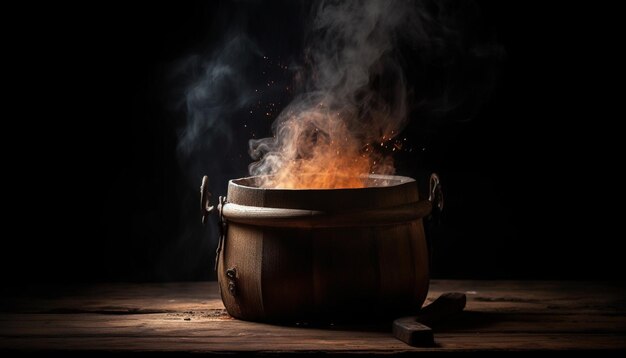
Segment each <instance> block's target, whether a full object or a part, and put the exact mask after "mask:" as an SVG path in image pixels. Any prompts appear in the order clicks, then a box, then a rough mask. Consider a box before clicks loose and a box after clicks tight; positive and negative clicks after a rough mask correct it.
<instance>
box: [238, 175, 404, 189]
mask: <svg viewBox="0 0 626 358" xmlns="http://www.w3.org/2000/svg"><path fill="white" fill-rule="evenodd" d="M259 177H262V175H253V176H249V177H244V178H237V179H231V180H229V181H228V185H229V186H233V187H235V188H238V189H239V188H241V189H244V190H255V191H264V192H265V191H267V192H298V191H306V192H316V191H317V192H320V193H321V192H324V193H328V192H337V191H357V190H368V189H369V190H372V189H385V188H393V187H398V186H402V185H406V184H408V183H414V182H415V179H413V178H411V177H407V176H402V175H384V174H368V175H367V179H373V180H393V181H397V182H396V183H393V184H390V185H384V186H366V187H364V188H330V189H327V188H298V189H293V188H261V187H257V186H251V185H245V184H243V183H242V182H243V181H250V180H256V178H259ZM364 177H365V175H364Z"/></svg>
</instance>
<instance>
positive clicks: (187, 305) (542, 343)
mask: <svg viewBox="0 0 626 358" xmlns="http://www.w3.org/2000/svg"><path fill="white" fill-rule="evenodd" d="M624 286H625V285H624V283H617V282H614V283H589V282H569V281H568V282H554V281H552V282H548V281H546V282H537V281H533V282H527V281H447V280H446V281H443V280H435V281H432V283H431V289H430V293H429V298H428V299H429V300H432V299H434V298H436V297H437V296H438V295H439V294H441V293H442V292H464V293H465V294H466V295H467V298H468V301H467V307H466V311H465V312H463V313H462V314H460V315H459V316H457V317H455V318H454V319H451V320H448V321H447V322H444V323H442V324H440V325H439V326H436V327H433V328H434V332H435V340H436V343H437V347H435V348H413V347H410V346H408V345H406V344H404V343H403V342H401V341H398V340H396V339H395V338H394V337H393V336H392V335H391V328H390V325H387V324H385V325H380V324H379V325H361V326H354V327H347V326H341V325H332V326H331V325H329V326H325V327H310V326H303V325H302V324H301V325H299V326H296V325H294V326H276V325H269V324H261V323H251V322H244V321H240V320H236V319H233V318H231V317H230V316H228V314H227V313H226V311H225V310H224V306H223V305H222V302H221V300H220V298H219V293H218V288H217V284H216V283H215V282H200V283H197V282H196V283H167V284H100V285H92V286H88V287H86V286H82V287H76V286H65V287H58V286H41V285H39V286H32V287H27V288H22V289H20V290H19V291H16V290H15V289H9V288H5V289H3V292H2V298H1V299H0V350H10V351H27V352H50V351H56V350H63V351H90V352H93V351H96V352H100V351H101V352H117V353H119V352H126V353H128V352H144V353H145V352H194V353H211V354H214V353H233V352H255V353H263V354H277V353H290V354H295V353H308V354H311V353H312V352H322V353H327V354H329V353H342V354H352V353H384V354H407V353H411V352H420V351H428V352H430V353H436V352H441V353H450V352H457V353H468V352H469V353H471V352H473V353H477V352H478V353H480V352H482V351H494V350H495V351H507V352H508V351H522V352H524V351H526V352H534V351H552V352H554V351H570V352H571V351H572V350H584V351H589V350H593V351H595V350H597V352H595V353H606V352H617V353H620V354H621V352H620V351H624V350H626V289H625V287H624Z"/></svg>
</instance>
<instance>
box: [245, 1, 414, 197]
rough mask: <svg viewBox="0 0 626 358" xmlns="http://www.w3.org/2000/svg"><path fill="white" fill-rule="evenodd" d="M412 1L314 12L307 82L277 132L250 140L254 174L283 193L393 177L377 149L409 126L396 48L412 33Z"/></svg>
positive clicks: (334, 5)
mask: <svg viewBox="0 0 626 358" xmlns="http://www.w3.org/2000/svg"><path fill="white" fill-rule="evenodd" d="M411 5H413V3H411V2H408V1H342V2H338V1H332V2H330V1H327V2H321V3H319V4H317V5H316V6H315V10H314V16H313V21H312V25H311V28H310V30H309V34H308V46H307V47H306V60H307V63H306V66H305V67H304V70H303V71H304V72H305V73H304V74H301V75H302V77H303V78H305V82H304V85H303V88H302V93H301V94H299V95H298V96H297V97H296V98H295V99H294V100H293V101H292V102H291V103H290V104H289V105H288V106H287V107H286V108H285V109H284V110H283V112H282V113H281V114H280V115H279V117H278V118H277V119H276V121H275V122H274V124H273V127H272V129H273V134H274V136H273V137H270V138H264V139H260V140H250V154H251V156H252V158H253V159H255V160H257V161H256V162H254V163H252V164H251V165H250V174H252V175H263V177H262V178H263V179H264V180H263V181H262V182H261V185H262V186H264V187H273V188H276V187H280V188H341V187H361V186H363V180H362V179H361V178H360V176H362V175H363V174H368V173H378V174H391V173H393V172H394V168H393V161H392V159H391V158H390V157H385V156H383V155H381V154H380V153H378V152H377V151H376V147H375V146H374V145H373V144H375V143H381V142H384V141H386V140H390V139H392V138H393V137H394V136H396V135H397V134H398V133H399V132H400V131H401V130H402V128H403V126H404V124H405V123H406V114H407V105H406V104H407V103H406V98H407V94H406V86H405V80H404V74H403V71H402V67H401V66H400V64H399V63H398V62H397V60H396V58H395V53H394V46H395V43H396V41H397V38H398V34H399V33H400V32H403V33H404V34H406V33H407V32H409V31H413V30H414V29H415V28H412V26H410V25H411V20H413V19H414V16H413V15H414V13H413V10H414V7H413V6H411Z"/></svg>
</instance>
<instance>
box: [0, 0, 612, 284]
mask: <svg viewBox="0 0 626 358" xmlns="http://www.w3.org/2000/svg"><path fill="white" fill-rule="evenodd" d="M477 4H478V6H479V7H480V9H481V13H482V15H481V16H482V17H481V23H480V24H479V25H477V26H478V28H479V31H478V33H479V34H485V33H487V34H490V35H489V36H492V37H490V38H492V39H495V40H496V41H497V43H498V46H501V49H502V52H501V53H500V55H501V56H500V57H499V59H498V61H495V62H490V63H489V65H488V71H485V72H484V73H489V75H490V76H491V75H493V76H494V77H493V78H491V77H489V78H490V79H489V81H491V80H493V79H495V82H494V90H493V92H492V94H491V96H490V97H488V99H487V100H486V102H484V103H483V104H482V105H481V106H480V107H478V110H476V111H474V112H472V116H471V117H472V118H471V120H470V121H462V120H457V119H459V118H456V117H455V115H456V116H458V115H457V114H452V115H451V116H450V117H451V118H449V120H443V121H441V122H438V124H432V123H431V124H428V123H427V124H424V123H421V122H419V121H415V123H413V122H412V124H411V125H409V127H408V128H407V129H406V131H405V133H404V135H405V136H406V137H408V138H409V139H410V141H411V143H412V145H413V146H414V147H415V148H416V150H415V151H413V152H411V153H404V154H402V155H401V156H399V158H397V159H398V163H399V169H398V174H402V175H410V176H414V177H417V178H419V179H421V180H423V179H424V178H426V175H427V174H428V173H429V172H430V171H437V172H438V173H440V175H441V178H442V180H443V183H444V192H445V195H446V208H445V215H444V217H443V219H442V223H441V226H439V227H438V228H437V229H436V230H435V231H434V232H433V233H432V236H433V241H434V243H435V256H434V263H433V264H434V267H433V270H434V271H433V277H435V278H523V279H555V278H564V279H598V280H599V279H607V278H623V273H622V270H621V268H622V266H623V265H622V264H621V261H620V260H621V258H622V256H623V253H622V251H621V250H620V249H619V247H620V245H619V241H620V240H621V239H622V236H623V234H622V233H621V231H619V227H618V225H619V222H620V220H623V219H622V218H621V214H620V212H619V211H616V210H614V209H612V208H611V207H610V205H612V204H614V203H615V201H619V197H620V191H621V188H620V181H619V179H618V177H617V175H615V172H616V171H617V170H618V169H619V167H620V166H621V164H622V162H623V161H621V160H620V159H619V158H618V157H616V153H617V148H618V144H619V142H620V132H619V131H616V130H614V129H613V127H612V126H611V124H612V123H615V122H618V121H620V120H621V119H619V116H616V115H615V114H613V113H610V110H609V108H610V107H611V106H612V104H613V103H615V102H616V101H618V100H619V92H618V91H614V90H612V88H613V85H614V84H615V82H616V81H617V76H618V73H617V72H616V71H615V70H614V68H615V67H614V63H615V62H616V61H617V59H616V58H614V57H613V56H612V55H611V53H610V51H611V49H612V48H614V47H615V46H617V45H616V44H615V43H614V42H613V41H612V40H610V39H609V35H610V34H611V32H610V31H609V30H605V29H604V28H603V25H605V21H604V16H605V15H606V13H607V11H609V10H607V9H603V8H592V7H585V8H582V7H580V8H573V7H572V6H573V5H572V4H570V3H569V2H563V3H559V2H550V3H549V4H546V3H545V2H539V1H535V2H529V1H506V2H504V1H493V2H487V1H479V2H477ZM64 6H66V7H64ZM7 14H8V16H11V17H13V16H14V18H17V19H19V21H17V23H18V24H17V25H16V26H14V27H13V29H12V30H11V31H9V32H6V34H7V35H8V37H9V40H8V42H7V43H5V45H4V46H5V50H6V51H4V53H5V55H4V56H5V59H7V60H9V62H10V65H7V66H6V67H5V71H6V73H5V77H6V78H8V79H10V82H9V83H10V86H9V89H10V92H11V94H10V96H9V97H8V99H9V101H7V103H6V105H5V107H4V116H3V117H5V128H4V130H3V134H4V138H5V140H4V145H3V148H4V152H5V154H4V158H5V160H4V162H5V168H7V170H6V171H5V172H4V176H5V183H6V184H5V185H6V186H5V187H4V190H5V198H6V200H5V205H6V206H5V210H8V211H9V212H10V214H8V215H7V216H6V223H7V224H8V225H7V231H6V232H5V234H4V235H3V239H2V243H3V249H2V251H1V252H2V253H1V254H0V255H1V256H2V267H1V269H2V278H3V280H4V281H10V282H36V281H43V282H55V281H77V282H91V281H170V280H205V279H211V278H214V273H213V271H212V267H213V264H212V260H213V258H214V246H215V237H216V229H215V226H214V225H212V226H210V227H208V228H202V227H201V226H200V224H199V220H200V218H199V214H198V212H197V210H198V208H197V206H198V197H197V195H198V194H197V191H198V190H197V189H198V186H199V184H200V179H201V178H200V177H199V176H198V175H196V173H195V172H190V171H189V170H188V168H187V167H186V166H185V165H183V164H181V160H180V158H179V156H178V154H177V138H178V131H179V130H180V128H181V126H182V125H183V124H184V118H185V113H184V106H183V105H182V104H181V98H182V92H183V88H184V86H185V83H187V82H186V79H185V72H184V71H183V72H182V74H181V71H179V69H180V66H181V61H184V59H185V58H188V57H189V56H191V55H194V54H196V55H199V56H201V57H202V56H208V55H209V54H210V53H212V51H216V49H218V48H219V46H220V44H221V41H222V39H223V38H224V36H225V32H226V31H225V30H224V29H226V28H228V26H229V25H231V24H232V23H233V22H236V23H239V24H246V25H245V26H246V30H247V31H248V33H249V35H250V36H251V37H252V38H253V39H254V40H255V41H257V42H258V44H259V47H260V48H262V49H263V51H265V52H264V53H268V54H270V55H271V56H273V58H277V57H280V56H282V58H288V57H289V56H291V55H293V52H294V51H296V52H297V51H298V50H300V47H301V41H302V33H301V30H302V25H301V22H302V21H301V17H302V6H301V4H300V3H298V2H267V3H261V2H190V3H182V4H181V3H178V2H176V3H175V2H171V3H166V4H158V5H156V4H150V5H138V4H136V5H130V6H129V5H128V4H123V3H111V2H103V3H90V4H88V5H86V4H83V5H72V6H69V5H54V6H50V5H46V6H44V7H40V6H36V5H33V6H30V7H27V8H21V9H15V10H13V11H8V12H7ZM411 60H412V59H411V58H408V60H407V62H409V63H410V62H411ZM456 70H459V69H458V68H456ZM472 70H473V68H472V67H471V66H470V67H469V68H467V69H465V71H472ZM482 70H485V68H482ZM460 71H461V72H463V69H462V68H461V70H460ZM480 73H483V72H480ZM409 74H411V72H409ZM460 78H461V80H460V81H461V83H462V86H461V87H463V86H465V87H467V88H469V89H471V87H472V86H471V85H472V84H473V83H474V82H472V81H473V80H472V81H470V80H467V78H466V77H464V76H460ZM463 78H465V79H466V80H467V81H468V82H467V83H466V82H463V81H465V80H463ZM285 100H286V99H285ZM238 125H239V123H238V124H237V126H235V127H236V128H239V127H238ZM268 125H269V122H267V123H266V127H268ZM266 130H267V129H266ZM247 135H248V134H247V133H241V134H240V136H239V137H242V138H243V139H244V140H243V141H240V142H237V141H236V142H235V143H231V144H230V145H231V146H230V147H228V150H227V149H226V148H225V149H224V150H223V151H219V152H215V151H214V152H212V153H211V154H210V157H209V158H203V159H202V160H203V161H205V162H207V164H201V165H200V168H201V169H202V170H206V171H211V173H208V174H210V175H211V178H212V186H213V188H212V190H213V191H214V193H215V194H217V195H220V194H224V193H225V188H226V182H227V180H228V179H230V178H236V177H241V176H245V175H246V174H247V173H246V170H247V169H246V168H247V165H248V163H249V159H248V158H247V157H246V151H247V143H246V142H245V139H247ZM239 137H237V138H239ZM233 148H234V149H233ZM420 148H426V150H422V151H420V150H419V149H420ZM231 149H232V150H231ZM208 162H210V163H208ZM216 168H218V169H216Z"/></svg>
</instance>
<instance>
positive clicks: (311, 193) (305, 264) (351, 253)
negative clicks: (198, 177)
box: [201, 174, 442, 321]
mask: <svg viewBox="0 0 626 358" xmlns="http://www.w3.org/2000/svg"><path fill="white" fill-rule="evenodd" d="M366 183H367V187H366V188H359V189H307V190H299V189H263V188H259V187H258V186H257V185H256V179H255V177H249V178H242V179H235V180H231V181H230V182H229V185H228V195H227V199H226V198H223V197H220V202H219V204H218V206H217V210H213V209H214V207H213V206H209V203H208V198H209V197H210V193H208V191H207V186H208V185H207V179H206V177H205V178H204V180H203V185H202V187H201V192H202V199H201V203H202V209H203V220H204V219H206V216H207V215H208V213H209V212H211V211H217V212H218V215H219V217H220V228H221V235H220V236H221V238H220V243H219V247H218V257H217V258H216V260H217V272H218V274H217V277H218V281H219V285H220V289H221V295H222V301H223V302H224V306H225V307H226V310H227V311H228V313H229V314H230V315H232V316H233V317H236V318H240V319H243V320H251V321H328V320H333V321H338V320H356V319H359V318H360V319H372V318H376V317H377V318H383V317H393V316H398V315H406V314H411V313H414V312H416V311H417V310H419V309H420V307H421V305H422V303H423V302H424V299H425V298H426V294H427V292H428V284H429V273H428V268H429V263H428V261H429V255H428V248H427V244H426V239H425V236H424V228H423V224H422V218H423V217H425V216H427V215H429V214H430V212H431V208H432V207H433V201H435V199H437V198H440V193H441V192H440V187H439V180H438V178H437V176H436V175H435V174H433V175H432V176H431V192H430V197H429V199H428V200H421V201H420V200H419V196H418V190H417V184H416V182H415V180H413V179H411V178H408V177H401V176H383V175H369V176H368V177H367V179H366ZM436 201H437V205H438V206H439V207H441V204H442V201H440V200H439V199H437V200H436Z"/></svg>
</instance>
